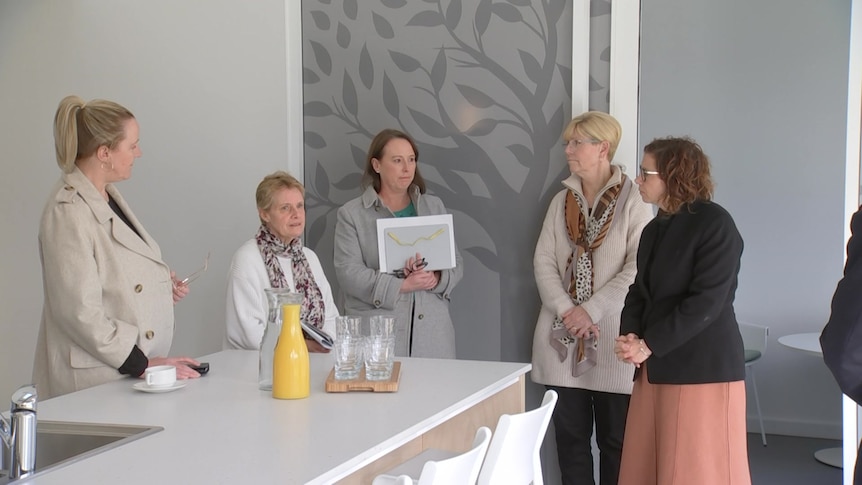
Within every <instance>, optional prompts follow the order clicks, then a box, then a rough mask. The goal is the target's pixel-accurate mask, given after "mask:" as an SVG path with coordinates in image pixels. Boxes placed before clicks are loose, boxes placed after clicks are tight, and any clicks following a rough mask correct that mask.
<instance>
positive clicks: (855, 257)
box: [820, 208, 862, 404]
mask: <svg viewBox="0 0 862 485" xmlns="http://www.w3.org/2000/svg"><path fill="white" fill-rule="evenodd" d="M850 231H851V236H850V240H849V241H847V262H846V263H845V265H844V277H843V278H841V281H839V282H838V287H837V288H836V289H835V295H833V296H832V314H831V315H830V316H829V322H828V323H827V324H826V328H824V329H823V333H822V334H821V335H820V347H821V348H822V349H823V360H824V362H826V365H827V366H828V367H829V370H831V371H832V374H833V375H834V376H835V380H837V381H838V385H839V386H840V387H841V391H842V392H843V393H844V394H847V395H848V396H850V398H851V399H853V400H854V401H856V402H857V403H860V404H862V208H860V209H859V210H857V211H856V213H855V214H853V219H851V221H850Z"/></svg>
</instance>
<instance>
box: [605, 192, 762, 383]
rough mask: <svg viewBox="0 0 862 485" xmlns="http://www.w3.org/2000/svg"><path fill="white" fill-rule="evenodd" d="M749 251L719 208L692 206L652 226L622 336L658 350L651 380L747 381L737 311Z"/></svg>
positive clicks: (625, 312) (710, 204)
mask: <svg viewBox="0 0 862 485" xmlns="http://www.w3.org/2000/svg"><path fill="white" fill-rule="evenodd" d="M742 247H743V243H742V237H741V236H740V235H739V231H738V230H737V229H736V225H735V224H734V222H733V218H732V217H731V216H730V214H729V213H728V212H727V211H726V210H725V209H724V208H723V207H721V206H720V205H718V204H716V203H714V202H706V201H697V202H694V203H692V204H688V205H686V206H683V207H682V208H680V210H679V212H677V213H675V214H672V215H664V216H661V215H660V216H659V217H657V218H656V219H654V220H652V221H651V222H650V223H649V224H647V226H646V227H645V228H644V230H643V234H641V240H640V246H639V248H638V256H637V265H638V272H637V275H636V276H635V281H634V283H633V284H632V285H631V287H629V292H628V295H627V296H626V301H625V306H624V308H623V312H622V318H621V321H620V335H626V334H628V333H634V334H636V335H638V336H639V337H640V338H643V339H644V340H646V344H647V346H648V347H649V348H650V350H651V351H652V352H653V353H652V355H651V356H650V357H649V359H647V361H646V365H648V366H649V381H650V382H652V383H657V384H703V383H710V382H732V381H739V380H743V379H744V378H745V358H744V350H743V346H742V336H741V335H740V333H739V325H738V323H737V321H736V315H735V313H734V311H733V299H734V297H735V293H736V286H737V275H738V273H739V266H740V258H741V257H742Z"/></svg>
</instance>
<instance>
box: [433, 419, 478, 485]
mask: <svg viewBox="0 0 862 485" xmlns="http://www.w3.org/2000/svg"><path fill="white" fill-rule="evenodd" d="M490 443H491V430H490V429H489V428H488V427H487V426H482V427H481V428H479V429H478V431H476V437H475V438H474V439H473V448H471V449H470V451H467V452H465V453H463V454H460V455H458V456H455V457H453V458H449V459H448V460H442V461H429V462H426V463H425V466H424V467H422V474H421V475H419V485H457V484H464V485H473V484H475V483H476V478H478V477H479V470H480V469H481V468H482V460H483V459H484V458H485V452H486V451H488V445H489V444H490Z"/></svg>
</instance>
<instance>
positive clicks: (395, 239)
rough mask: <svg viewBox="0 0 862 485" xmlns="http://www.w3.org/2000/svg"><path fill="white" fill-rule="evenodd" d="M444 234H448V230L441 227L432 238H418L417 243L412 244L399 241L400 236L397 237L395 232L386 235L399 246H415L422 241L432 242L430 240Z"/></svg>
mask: <svg viewBox="0 0 862 485" xmlns="http://www.w3.org/2000/svg"><path fill="white" fill-rule="evenodd" d="M444 232H446V228H445V227H441V228H440V229H438V230H437V232H435V233H434V234H431V235H430V236H422V237H420V238H418V239H416V240H415V241H413V242H410V243H408V242H402V241H401V240H400V239H398V236H396V235H395V233H393V232H387V233H386V235H387V236H389V237H391V238H392V240H393V241H395V243H396V244H398V245H399V246H415V245H416V243H418V242H419V241H422V240H423V239H424V240H425V241H430V240H432V239H434V238H435V237H437V236H439V235H440V234H443V233H444Z"/></svg>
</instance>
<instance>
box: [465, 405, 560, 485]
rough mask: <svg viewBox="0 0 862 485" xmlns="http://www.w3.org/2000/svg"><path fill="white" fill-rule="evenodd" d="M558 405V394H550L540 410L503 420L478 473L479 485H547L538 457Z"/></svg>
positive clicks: (507, 415)
mask: <svg viewBox="0 0 862 485" xmlns="http://www.w3.org/2000/svg"><path fill="white" fill-rule="evenodd" d="M556 405H557V393H556V392H555V391H553V390H549V391H547V392H545V397H544V399H542V405H541V406H539V407H538V408H536V409H534V410H532V411H527V412H524V413H520V414H504V415H502V416H500V420H499V421H498V422H497V429H496V430H494V437H493V438H492V439H491V445H490V446H489V447H488V454H487V456H485V463H484V464H483V465H482V471H481V472H479V482H478V483H479V485H492V484H499V483H506V484H512V485H522V484H524V485H525V484H528V483H531V482H532V483H533V484H534V485H542V484H543V483H544V480H543V479H542V462H541V457H540V454H539V453H540V451H541V449H542V442H543V441H544V440H545V432H546V431H547V430H548V424H549V423H550V422H551V415H552V414H553V412H554V406H556Z"/></svg>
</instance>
